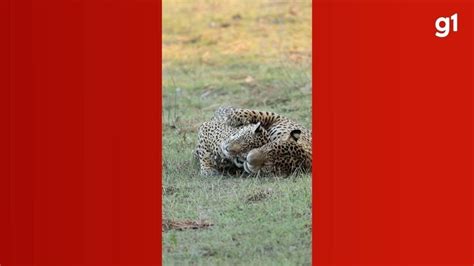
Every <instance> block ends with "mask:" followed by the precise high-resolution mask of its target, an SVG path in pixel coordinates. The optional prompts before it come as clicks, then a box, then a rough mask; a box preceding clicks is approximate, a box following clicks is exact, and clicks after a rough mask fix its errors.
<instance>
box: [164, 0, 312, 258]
mask: <svg viewBox="0 0 474 266" xmlns="http://www.w3.org/2000/svg"><path fill="white" fill-rule="evenodd" d="M311 53H312V51H311V2H310V1H307V0H305V1H293V2H279V1H237V0H233V1H210V0H207V1H206V0H198V1H181V2H176V1H165V2H164V3H163V62H162V65H163V84H162V87H163V97H164V101H163V219H166V220H167V221H173V222H184V221H196V222H199V221H203V222H208V223H211V224H212V226H209V227H205V228H200V229H188V230H182V231H179V230H175V229H171V230H169V229H166V230H164V231H163V261H164V264H165V265H309V264H310V263H311V176H310V175H302V176H292V177H289V178H239V177H223V176H220V177H202V176H199V174H198V166H197V164H195V163H194V162H193V161H192V151H193V149H194V146H195V144H196V139H197V128H198V126H199V125H200V124H201V123H202V122H204V121H205V120H208V119H210V117H212V114H213V111H214V110H215V109H216V108H217V107H219V106H221V105H233V106H239V107H245V108H253V109H258V110H267V111H274V112H277V113H280V114H283V115H285V116H288V117H290V118H293V119H295V120H297V121H299V122H300V123H302V124H303V125H305V126H307V127H311V78H312V77H311Z"/></svg>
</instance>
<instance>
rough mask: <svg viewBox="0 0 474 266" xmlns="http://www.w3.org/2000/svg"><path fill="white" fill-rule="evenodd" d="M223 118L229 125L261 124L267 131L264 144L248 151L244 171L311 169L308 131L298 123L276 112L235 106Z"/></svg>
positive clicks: (271, 172)
mask: <svg viewBox="0 0 474 266" xmlns="http://www.w3.org/2000/svg"><path fill="white" fill-rule="evenodd" d="M225 121H226V124H227V125H230V126H243V125H247V124H252V123H261V126H262V127H264V128H265V129H266V130H267V131H268V133H269V139H270V141H269V142H268V143H267V144H266V145H264V146H261V147H259V148H256V149H254V150H252V151H250V152H249V153H248V155H247V157H246V162H245V164H244V169H245V171H246V172H249V173H259V174H262V175H288V174H291V173H293V172H295V171H297V170H303V171H310V170H311V167H312V163H311V157H312V145H311V141H312V139H311V130H308V129H306V128H304V127H303V126H302V125H300V124H299V123H297V122H295V121H293V120H291V119H289V118H287V117H284V116H281V115H279V114H276V113H272V112H262V111H255V110H249V109H234V110H233V111H232V113H231V114H229V115H228V116H226V117H225Z"/></svg>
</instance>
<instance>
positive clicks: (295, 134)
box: [290, 129, 301, 141]
mask: <svg viewBox="0 0 474 266" xmlns="http://www.w3.org/2000/svg"><path fill="white" fill-rule="evenodd" d="M300 136H301V130H299V129H295V130H292V131H291V132H290V138H292V139H293V140H294V141H298V139H299V138H300Z"/></svg>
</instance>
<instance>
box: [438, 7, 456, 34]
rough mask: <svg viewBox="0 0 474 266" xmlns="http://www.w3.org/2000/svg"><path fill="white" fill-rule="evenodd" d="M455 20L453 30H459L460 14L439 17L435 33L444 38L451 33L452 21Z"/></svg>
mask: <svg viewBox="0 0 474 266" xmlns="http://www.w3.org/2000/svg"><path fill="white" fill-rule="evenodd" d="M451 21H453V32H457V31H458V14H457V13H456V14H454V15H452V16H451V17H439V18H438V19H437V20H436V22H435V27H436V30H437V31H436V33H435V35H436V36H437V37H439V38H444V37H446V36H448V35H449V31H450V29H451V25H450V22H451Z"/></svg>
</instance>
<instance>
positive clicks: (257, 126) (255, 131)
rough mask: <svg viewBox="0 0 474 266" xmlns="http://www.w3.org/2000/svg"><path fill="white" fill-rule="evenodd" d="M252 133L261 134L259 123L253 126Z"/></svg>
mask: <svg viewBox="0 0 474 266" xmlns="http://www.w3.org/2000/svg"><path fill="white" fill-rule="evenodd" d="M253 132H254V133H260V132H262V125H260V122H258V123H257V124H255V127H254V130H253Z"/></svg>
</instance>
